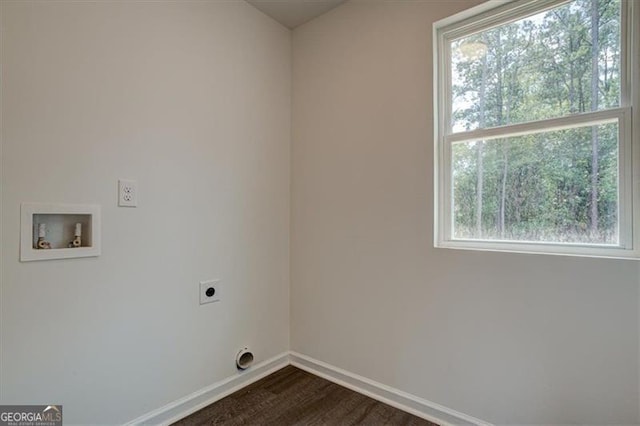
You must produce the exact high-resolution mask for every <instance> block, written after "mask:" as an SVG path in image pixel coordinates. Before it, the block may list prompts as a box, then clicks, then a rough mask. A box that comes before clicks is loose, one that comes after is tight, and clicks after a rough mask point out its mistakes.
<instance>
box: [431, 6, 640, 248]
mask: <svg viewBox="0 0 640 426" xmlns="http://www.w3.org/2000/svg"><path fill="white" fill-rule="evenodd" d="M638 9H640V2H637V3H636V2H635V1H630V0H565V1H559V0H533V1H530V0H520V1H515V2H510V3H508V4H506V5H504V4H503V5H502V6H501V7H498V8H494V9H491V10H487V6H486V5H481V6H479V7H478V8H475V9H471V10H470V11H467V12H463V14H462V15H457V16H454V17H451V18H448V19H446V20H443V21H440V22H438V23H436V24H435V25H434V41H435V42H434V50H435V58H434V59H435V77H434V78H435V84H434V87H435V92H436V99H435V110H436V116H435V145H436V146H435V166H436V167H435V168H436V173H435V182H436V183H435V193H436V196H435V206H436V212H435V213H436V214H435V216H436V219H435V221H436V223H435V244H436V246H438V247H449V248H463V249H481V250H499V251H516V252H543V253H551V254H573V255H587V256H605V257H620V258H630V257H638V254H639V253H640V250H639V249H640V239H639V238H638V235H639V234H640V230H639V229H636V230H635V232H634V227H636V225H635V224H636V223H637V219H638V218H637V217H636V218H634V217H633V212H634V211H635V212H639V213H638V215H640V203H638V197H635V199H634V197H633V194H634V192H636V193H637V191H634V189H633V188H632V183H633V182H634V181H636V182H637V181H638V177H640V174H637V171H638V163H639V162H638V152H639V151H640V147H638V142H640V141H638V136H637V135H638V127H639V126H638V124H640V119H638V118H637V111H635V110H632V106H636V105H637V99H638V87H637V85H636V83H637V82H639V81H640V78H639V77H640V75H639V72H638V69H639V68H640V64H639V63H637V62H638V54H637V52H638V46H640V44H639V43H638V37H637V24H638V22H639V21H640V19H638V16H640V10H638ZM631 52H635V53H636V54H631ZM632 84H634V85H636V86H635V87H632ZM634 103H636V105H633V104H634ZM632 135H635V136H633V137H632ZM632 142H633V143H632ZM637 189H640V188H636V190H637ZM634 203H635V204H634Z"/></svg>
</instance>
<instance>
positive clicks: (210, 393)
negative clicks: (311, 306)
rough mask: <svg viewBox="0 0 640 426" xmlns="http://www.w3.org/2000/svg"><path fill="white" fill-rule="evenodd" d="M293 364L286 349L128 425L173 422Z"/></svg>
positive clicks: (127, 424) (166, 423)
mask: <svg viewBox="0 0 640 426" xmlns="http://www.w3.org/2000/svg"><path fill="white" fill-rule="evenodd" d="M289 364H290V363H289V353H288V352H283V353H281V354H279V355H276V356H275V357H273V358H270V359H268V360H266V361H263V362H261V363H259V364H256V365H255V366H252V367H249V368H248V369H246V370H244V371H239V372H238V373H237V374H235V375H233V376H231V377H227V378H226V379H223V380H220V381H219V382H216V383H214V384H212V385H209V386H207V387H205V388H202V389H200V390H198V391H195V392H194V393H192V394H190V395H187V396H185V397H183V398H180V399H177V400H175V401H173V402H170V403H169V404H166V405H164V406H163V407H160V408H158V409H155V410H153V411H150V412H148V413H146V414H144V415H142V416H140V417H138V418H136V419H134V420H131V421H130V422H128V423H126V426H133V425H170V424H171V423H174V422H176V421H178V420H180V419H182V418H185V417H186V416H188V415H189V414H192V413H195V412H196V411H198V410H201V409H202V408H204V407H206V406H207V405H209V404H212V403H214V402H216V401H218V400H220V399H222V398H224V397H225V396H228V395H230V394H232V393H234V392H237V391H239V390H240V389H242V388H244V387H246V386H248V385H250V384H251V383H253V382H256V381H258V380H260V379H262V378H264V377H266V376H268V375H269V374H272V373H275V372H276V371H278V370H280V369H282V368H284V367H286V366H287V365H289Z"/></svg>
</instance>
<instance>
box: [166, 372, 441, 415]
mask: <svg viewBox="0 0 640 426" xmlns="http://www.w3.org/2000/svg"><path fill="white" fill-rule="evenodd" d="M174 424H175V425H179V426H195V425H276V426H285V425H305V426H306V425H345V426H346V425H372V426H373V425H375V426H378V425H411V426H413V425H421V426H435V425H434V423H431V422H428V421H426V420H423V419H421V418H419V417H416V416H413V415H411V414H408V413H405V412H404V411H400V410H398V409H396V408H393V407H390V406H389V405H386V404H383V403H381V402H378V401H376V400H374V399H371V398H369V397H367V396H364V395H361V394H359V393H356V392H354V391H351V390H349V389H346V388H344V387H342V386H339V385H336V384H335V383H331V382H329V381H327V380H325V379H322V378H320V377H317V376H314V375H312V374H309V373H307V372H305V371H302V370H300V369H298V368H296V367H292V366H288V367H285V368H283V369H282V370H279V371H277V372H275V373H273V374H271V375H269V376H267V377H265V378H264V379H262V380H259V381H257V382H255V383H253V384H251V385H249V386H247V387H246V388H244V389H241V390H239V391H238V392H236V393H233V394H231V395H229V396H228V397H226V398H223V399H221V400H220V401H217V402H214V403H213V404H211V405H209V406H208V407H205V408H203V409H202V410H200V411H198V412H196V413H194V414H192V415H190V416H189V417H186V418H184V419H182V420H180V421H179V422H177V423H174Z"/></svg>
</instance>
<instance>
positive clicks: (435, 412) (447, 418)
mask: <svg viewBox="0 0 640 426" xmlns="http://www.w3.org/2000/svg"><path fill="white" fill-rule="evenodd" d="M289 358H290V363H291V365H293V366H294V367H298V368H300V369H302V370H305V371H307V372H309V373H311V374H314V375H316V376H319V377H322V378H324V379H327V380H329V381H331V382H334V383H336V384H338V385H341V386H344V387H346V388H348V389H351V390H353V391H356V392H358V393H361V394H363V395H366V396H368V397H370V398H373V399H375V400H378V401H380V402H383V403H385V404H388V405H391V406H392V407H395V408H398V409H400V410H403V411H406V412H408V413H411V414H413V415H415V416H418V417H421V418H423V419H426V420H429V421H431V422H433V423H437V424H439V425H441V426H451V425H476V426H492V425H491V423H489V422H486V421H484V420H480V419H477V418H475V417H472V416H469V415H467V414H464V413H460V412H458V411H456V410H453V409H450V408H448V407H445V406H443V405H440V404H437V403H435V402H431V401H428V400H426V399H424V398H420V397H417V396H415V395H411V394H409V393H407V392H403V391H401V390H399V389H395V388H392V387H390V386H387V385H384V384H382V383H379V382H376V381H374V380H371V379H368V378H366V377H363V376H360V375H357V374H354V373H351V372H349V371H346V370H343V369H341V368H338V367H335V366H333V365H330V364H327V363H325V362H323V361H319V360H317V359H314V358H312V357H310V356H307V355H304V354H300V353H297V352H293V351H292V352H289Z"/></svg>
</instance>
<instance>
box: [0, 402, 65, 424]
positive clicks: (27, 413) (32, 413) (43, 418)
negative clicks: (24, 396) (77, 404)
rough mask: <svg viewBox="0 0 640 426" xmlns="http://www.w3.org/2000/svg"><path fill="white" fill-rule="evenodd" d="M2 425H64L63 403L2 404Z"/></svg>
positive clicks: (0, 411) (0, 421)
mask: <svg viewBox="0 0 640 426" xmlns="http://www.w3.org/2000/svg"><path fill="white" fill-rule="evenodd" d="M0 426H62V405H0Z"/></svg>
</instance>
